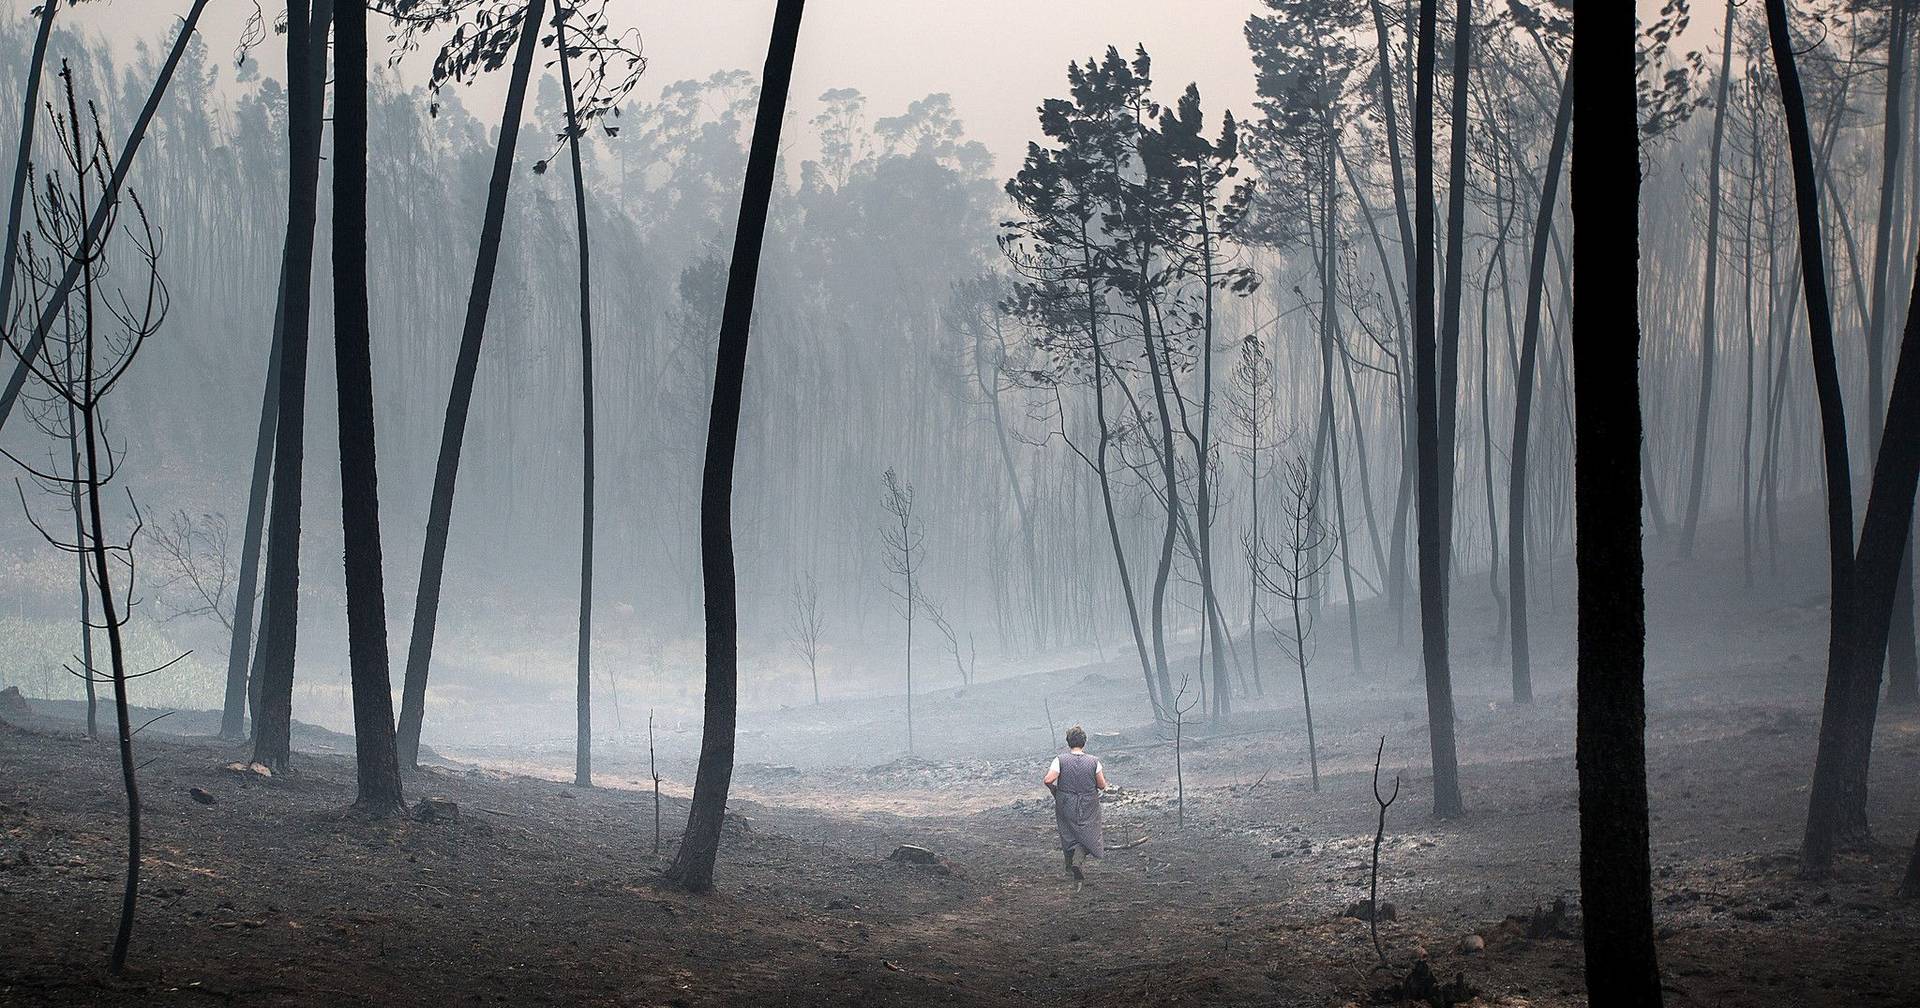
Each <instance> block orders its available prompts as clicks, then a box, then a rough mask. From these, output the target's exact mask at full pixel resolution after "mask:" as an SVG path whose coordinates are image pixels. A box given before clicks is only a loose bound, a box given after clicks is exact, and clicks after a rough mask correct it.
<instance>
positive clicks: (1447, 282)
mask: <svg viewBox="0 0 1920 1008" xmlns="http://www.w3.org/2000/svg"><path fill="white" fill-rule="evenodd" d="M1472 66H1473V4H1472V0H1459V2H1458V3H1456V4H1455V5H1454V14H1453V95H1452V98H1453V101H1452V110H1451V112H1452V115H1451V118H1452V120H1453V121H1452V123H1451V124H1450V126H1451V128H1450V129H1449V136H1450V139H1451V146H1452V150H1451V154H1452V166H1453V167H1452V170H1451V171H1450V172H1448V173H1447V262H1446V272H1445V275H1444V277H1443V278H1442V280H1441V288H1442V293H1441V307H1440V400H1439V406H1440V456H1439V457H1440V534H1441V535H1442V536H1443V537H1445V539H1446V542H1447V548H1446V549H1443V550H1442V551H1441V554H1440V563H1441V568H1440V569H1441V577H1442V584H1443V586H1447V587H1450V585H1449V584H1448V582H1450V581H1451V579H1452V569H1453V550H1452V544H1453V491H1454V454H1455V446H1456V445H1457V444H1458V426H1459V423H1458V414H1459V409H1460V306H1461V286H1462V284H1463V283H1464V282H1465V279H1466V272H1467V264H1466V245H1465V243H1466V231H1467V169H1468V168H1469V167H1470V165H1471V162H1469V161H1468V160H1467V78H1468V74H1470V73H1471V72H1472Z"/></svg>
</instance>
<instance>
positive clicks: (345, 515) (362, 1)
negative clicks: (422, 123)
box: [333, 0, 403, 816]
mask: <svg viewBox="0 0 1920 1008" xmlns="http://www.w3.org/2000/svg"><path fill="white" fill-rule="evenodd" d="M333 305H334V319H335V321H334V340H333V345H334V357H335V361H336V365H337V368H336V369H337V371H338V381H337V382H336V386H335V387H336V390H337V392H338V395H339V413H340V521H341V530H342V532H343V535H344V538H345V546H346V549H345V553H346V568H347V569H346V586H347V655H348V659H347V663H348V668H349V671H350V674H351V678H352V684H353V751H354V760H355V764H356V766H357V768H358V770H359V794H358V796H357V797H356V798H355V799H354V806H355V807H356V808H358V809H360V810H361V811H363V812H365V813H368V814H370V815H375V816H384V815H389V814H392V813H393V812H396V811H398V810H400V809H401V808H402V807H403V801H402V799H401V795H400V762H399V759H398V757H397V755H396V752H395V748H394V737H393V686H392V682H391V680H390V679H388V671H387V668H388V667H387V592H386V582H385V574H384V568H383V566H382V565H381V560H380V469H379V466H378V465H377V464H376V459H377V457H376V454H375V438H374V419H373V332H372V324H371V321H370V318H369V314H370V313H369V309H368V306H367V0H347V2H346V3H344V4H341V5H340V7H339V8H338V10H337V11H336V13H335V14H334V84H333Z"/></svg>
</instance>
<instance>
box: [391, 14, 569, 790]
mask: <svg viewBox="0 0 1920 1008" xmlns="http://www.w3.org/2000/svg"><path fill="white" fill-rule="evenodd" d="M546 9H547V0H527V9H526V14H525V18H526V20H525V21H524V22H523V23H522V24H521V26H520V39H519V42H518V43H517V47H516V48H515V50H514V55H513V75H512V77H511V78H510V79H509V80H508V82H507V101H506V106H505V109H504V110H503V111H502V112H501V114H500V145H499V147H498V148H497V149H495V151H494V155H493V175H492V177H491V178H490V179H489V181H488V183H487V209H486V212H485V214H484V216H483V217H482V218H481V221H480V247H479V250H478V252H477V253H476V255H475V257H474V264H473V286H472V288H471V289H470V290H469V291H468V293H467V316H466V322H465V325H464V326H463V328H462V329H461V333H460V352H459V355H458V356H457V357H456V358H455V359H454V364H453V386H452V388H451V389H450V390H449V391H448V393H447V416H446V423H445V425H444V426H443V427H442V428H441V431H440V457H439V459H438V461H437V462H436V463H435V465H434V470H433V497H432V499H431V500H430V501H429V502H428V504H427V533H426V542H425V544H424V545H423V546H422V548H421V551H420V584H419V589H418V592H417V594H416V595H415V596H414V605H413V630H412V634H411V638H410V639H409V641H408V643H407V671H406V678H405V680H404V682H403V683H402V684H401V687H400V724H399V728H398V733H399V734H398V739H399V747H400V765H401V766H405V767H411V766H413V765H415V764H416V763H418V762H419V759H420V724H421V722H422V721H423V720H424V719H425V718H426V712H427V669H428V665H429V664H430V663H431V662H432V660H433V634H434V629H435V624H436V621H437V620H438V619H439V616H440V586H441V579H442V578H443V577H444V575H445V573H446V565H447V535H448V532H449V530H450V529H451V528H452V525H453V484H454V480H455V479H456V478H457V477H458V476H459V473H460V446H461V445H462V444H463V443H465V440H466V436H467V411H468V409H469V408H470V407H471V406H472V405H473V383H474V376H475V374H476V373H477V372H478V371H479V368H480V344H481V341H482V340H483V339H485V337H486V333H487V311H488V308H489V307H490V306H491V305H492V303H493V276H494V271H495V269H496V267H498V266H499V264H500V236H501V232H502V231H504V230H505V228H506V217H507V189H508V185H509V183H510V182H511V180H512V178H513V158H514V150H515V148H516V144H517V142H518V140H519V138H520V114H521V110H522V109H524V108H525V107H526V98H527V78H528V77H529V76H531V74H532V72H533V51H534V48H535V47H536V44H537V43H538V42H539V39H540V26H541V23H542V21H543V19H544V16H545V14H546Z"/></svg>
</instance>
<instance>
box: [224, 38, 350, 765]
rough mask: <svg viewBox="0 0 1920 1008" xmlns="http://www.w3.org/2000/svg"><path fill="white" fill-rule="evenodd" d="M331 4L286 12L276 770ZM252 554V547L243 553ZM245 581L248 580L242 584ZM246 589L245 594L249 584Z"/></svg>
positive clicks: (271, 629) (272, 707) (293, 605)
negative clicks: (285, 210) (284, 229)
mask: <svg viewBox="0 0 1920 1008" xmlns="http://www.w3.org/2000/svg"><path fill="white" fill-rule="evenodd" d="M332 23H333V0H313V2H312V3H311V4H310V5H309V4H308V3H305V2H302V0H293V2H291V3H289V4H288V7H287V161H288V173H287V179H288V184H287V234H286V241H285V244H284V245H283V246H282V251H281V276H282V277H283V282H282V285H281V302H280V311H279V313H278V314H279V322H278V325H277V326H276V328H277V329H278V330H279V340H278V342H279V346H278V348H277V354H278V358H279V370H278V374H277V375H276V376H275V379H274V381H273V382H272V384H273V388H274V393H273V394H274V398H275V409H276V412H277V414H278V415H277V416H276V418H275V420H274V433H273V477H272V486H273V498H272V501H271V502H270V503H269V504H268V505H267V517H266V523H267V528H266V536H267V559H266V575H265V580H264V584H263V590H262V597H261V600H260V612H261V619H260V643H259V646H258V647H257V649H256V651H257V658H256V660H255V665H254V668H255V669H256V671H255V673H254V680H255V682H254V684H251V685H249V687H248V692H249V693H250V694H257V700H256V704H255V709H254V720H253V760H254V762H257V763H261V764H264V765H266V766H268V767H270V768H272V769H274V770H276V771H280V770H285V769H286V768H287V764H288V762H289V760H290V759H291V756H292V751H291V750H292V744H291V741H292V729H293V660H294V654H295V652H296V651H297V650H298V637H299V633H298V631H299V627H300V619H299V616H300V518H301V483H302V480H303V478H304V474H305V472H306V422H307V421H306V412H307V350H308V343H309V338H310V336H311V334H312V328H313V319H312V309H313V258H314V234H315V232H316V231H317V230H318V227H319V216H320V145H321V139H322V135H323V122H324V120H325V106H326V78H327V34H328V29H329V27H330V26H331V25H332ZM243 548H244V547H243ZM243 581H244V578H243ZM243 589H244V585H243ZM233 658H234V656H233V655H231V654H230V655H229V657H228V667H227V697H228V709H227V711H226V712H225V713H224V715H223V716H222V718H221V721H222V723H223V725H225V724H229V723H231V724H233V725H234V726H235V730H236V731H237V724H238V718H239V712H238V708H237V695H238V690H237V688H236V683H235V677H236V676H238V675H239V674H240V671H241V670H242V669H243V668H244V667H245V666H244V665H241V664H240V663H237V662H235V661H234V660H233Z"/></svg>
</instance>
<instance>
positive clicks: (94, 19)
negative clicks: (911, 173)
mask: <svg viewBox="0 0 1920 1008" xmlns="http://www.w3.org/2000/svg"><path fill="white" fill-rule="evenodd" d="M281 2H282V0H263V2H262V6H263V7H265V8H267V9H268V10H269V11H270V12H271V13H274V14H277V13H278V11H279V10H280V9H281V8H280V3H281ZM33 5H34V0H0V10H7V11H9V13H10V16H13V17H20V16H22V15H23V13H24V12H25V11H26V10H27V9H28V8H29V7H31V6H33ZM187 6H188V3H187V0H91V2H87V3H83V4H81V5H80V6H79V7H75V8H73V9H71V10H70V11H67V10H63V11H62V13H61V15H60V16H61V18H62V19H63V21H64V23H66V24H67V25H69V26H76V25H83V26H85V27H86V28H87V29H88V30H90V31H95V32H99V33H100V34H102V35H104V36H106V37H108V38H111V39H113V40H114V41H115V42H117V43H123V44H126V45H129V46H130V45H131V44H132V43H133V42H134V41H135V40H137V39H141V38H144V39H146V40H148V41H149V42H154V41H157V40H158V39H160V38H162V37H163V33H164V32H165V31H166V25H167V24H168V22H169V21H170V20H171V19H173V18H175V17H177V16H178V14H179V13H181V12H183V11H184V10H186V8H187ZM253 7H254V4H253V0H213V2H212V3H211V5H210V6H209V7H208V9H207V12H206V14H205V15H204V16H203V22H202V26H201V30H202V35H203V37H205V38H206V40H207V42H208V44H209V45H210V46H211V47H212V48H213V51H214V53H215V54H216V55H218V56H220V57H222V58H226V57H228V56H230V54H231V53H232V50H233V45H234V41H235V40H236V39H237V38H238V36H239V31H240V25H241V24H242V22H243V21H244V20H245V19H246V17H247V16H248V15H249V14H250V13H251V12H252V10H253ZM1260 7H1261V4H1260V3H1259V0H964V2H960V0H810V2H809V3H808V4H807V10H806V20H805V21H804V22H803V26H802V29H801V39H800V55H799V61H798V65H797V66H796V68H795V72H794V73H795V76H794V90H793V101H792V108H793V109H794V111H795V112H796V113H799V114H800V116H801V117H802V118H803V119H804V117H807V116H810V115H811V114H812V112H813V110H814V109H815V107H816V106H815V104H814V99H815V98H816V97H818V96H819V94H820V93H821V92H823V91H825V90H827V89H829V88H836V87H852V88H858V89H859V90H860V91H861V92H863V93H864V94H866V95H867V98H868V106H867V108H868V113H869V115H871V116H874V117H878V116H885V115H896V114H898V113H899V112H901V111H902V110H904V109H905V107H906V104H907V103H908V102H909V101H912V100H914V99H916V98H920V97H923V96H924V95H926V94H928V93H930V92H935V91H945V92H947V93H949V94H951V95H953V100H954V107H955V109H956V110H957V111H958V113H959V114H960V116H961V118H962V119H963V120H964V121H965V123H966V127H967V132H968V134H969V135H970V136H972V137H973V138H974V139H977V140H980V141H981V142H983V143H985V144H986V145H987V147H988V148H989V149H990V150H991V151H993V153H994V155H995V157H996V158H997V159H998V166H997V167H998V170H999V171H1001V172H1002V173H1004V172H1007V171H1010V170H1012V168H1014V167H1015V166H1017V164H1018V162H1019V158H1020V157H1021V155H1022V153H1023V152H1024V151H1025V148H1026V143H1027V141H1028V140H1029V139H1032V138H1034V137H1036V136H1037V134H1038V129H1037V127H1036V125H1035V121H1034V109H1035V107H1036V106H1037V105H1038V104H1039V102H1040V100H1041V99H1042V98H1046V97H1056V96H1060V95H1062V94H1063V93H1064V92H1065V89H1066V77H1065V67H1066V63H1067V61H1068V60H1070V59H1076V58H1077V59H1085V58H1086V57H1088V56H1091V55H1094V54H1096V53H1098V52H1100V51H1102V50H1104V49H1105V48H1106V47H1107V46H1109V45H1115V46H1119V47H1120V49H1121V51H1122V52H1129V51H1131V49H1132V48H1133V46H1134V44H1135V43H1137V42H1139V43H1145V44H1146V46H1147V50H1148V52H1150V53H1151V54H1152V55H1153V59H1154V78H1155V80H1156V82H1157V87H1156V90H1157V91H1159V92H1160V97H1161V98H1162V99H1163V100H1169V101H1170V100H1172V99H1173V98H1174V97H1177V96H1178V94H1179V93H1180V90H1181V89H1182V88H1184V87H1185V86H1186V84H1187V82H1189V81H1197V82H1198V83H1199V85H1200V90H1201V95H1202V98H1203V102H1204V105H1205V108H1206V110H1207V113H1208V117H1209V119H1210V120H1211V119H1213V117H1214V116H1216V115H1217V114H1218V112H1219V110H1220V109H1221V108H1223V107H1224V108H1228V109H1231V110H1233V112H1234V113H1235V114H1236V115H1240V116H1244V115H1246V114H1247V112H1248V111H1249V108H1250V106H1251V105H1252V100H1253V69H1252V64H1251V63H1250V62H1249V61H1248V58H1247V51H1246V43H1245V41H1244V39H1243V37H1242V35H1241V26H1242V24H1244V23H1245V21H1246V18H1247V16H1248V14H1250V13H1252V12H1253V11H1254V10H1256V9H1258V8H1260ZM611 10H612V17H613V21H614V23H615V24H616V25H633V26H635V27H638V28H639V29H640V31H641V33H642V36H643V39H644V44H645V49H646V53H647V56H648V59H649V61H650V66H649V68H648V70H647V76H646V78H645V79H643V80H642V81H641V83H640V86H639V87H638V88H637V89H636V91H635V94H636V96H640V97H647V98H651V97H652V96H653V95H655V94H658V92H659V90H660V88H661V87H663V86H664V85H666V84H667V83H669V82H671V81H675V80H680V79H683V78H688V77H705V76H707V75H708V74H710V73H712V72H714V71H716V70H723V69H746V70H750V71H753V72H754V73H756V74H757V73H758V72H759V70H760V66H761V64H762V62H763V61H764V60H765V57H766V44H767V31H768V28H769V26H770V23H771V21H772V17H773V0H704V2H701V0H691V2H690V0H667V2H651V3H642V2H640V0H613V3H612V5H611ZM374 34H375V37H376V44H377V41H378V39H379V38H380V37H382V36H383V35H384V32H382V31H380V29H379V27H378V25H377V24H376V25H375V27H374ZM282 45H283V43H282V42H281V41H280V40H279V39H278V38H277V37H275V38H273V39H269V41H268V44H267V45H266V46H264V47H263V48H262V50H261V51H260V52H258V53H257V58H259V59H260V60H261V63H262V67H263V69H264V70H265V72H267V73H269V74H273V75H275V76H278V75H279V74H280V67H281V66H282V65H283V61H282V58H281V57H282V50H281V48H280V47H281V46H282ZM496 76H499V75H496ZM482 87H485V85H482ZM491 95H492V92H490V91H479V90H478V89H477V88H476V89H475V91H474V92H473V93H470V94H467V95H463V98H464V99H466V104H467V106H468V108H469V109H472V110H473V111H474V112H475V114H477V115H482V116H484V115H485V114H486V110H487V109H488V108H490V107H491V106H493V105H495V104H497V99H494V98H492V97H491Z"/></svg>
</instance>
